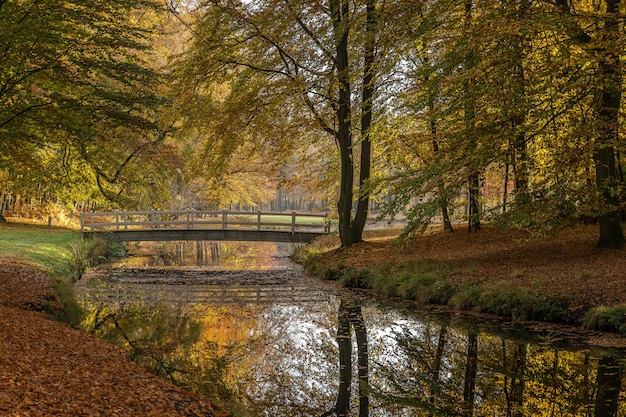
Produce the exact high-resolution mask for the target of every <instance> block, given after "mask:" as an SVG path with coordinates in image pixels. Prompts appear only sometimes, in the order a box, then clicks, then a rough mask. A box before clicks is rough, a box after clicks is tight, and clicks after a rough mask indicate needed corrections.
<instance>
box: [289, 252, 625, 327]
mask: <svg viewBox="0 0 626 417" xmlns="http://www.w3.org/2000/svg"><path fill="white" fill-rule="evenodd" d="M321 253H323V251H321V250H319V248H317V249H315V250H313V251H307V250H306V249H300V253H299V254H298V256H297V257H296V260H297V261H298V262H300V263H301V264H303V265H304V267H305V269H306V270H307V271H308V272H309V273H311V274H313V275H315V276H317V277H319V278H321V279H324V280H336V281H339V282H341V283H342V284H343V285H344V286H346V287H351V288H364V289H369V290H372V291H374V292H377V293H379V294H383V295H386V296H389V297H400V298H404V299H409V300H415V301H419V302H422V303H427V304H441V305H448V306H451V307H454V308H456V309H459V310H471V311H477V312H481V313H490V314H496V315H500V316H504V317H508V318H510V319H512V320H541V321H551V322H567V321H568V318H567V309H568V300H567V299H564V298H558V297H551V296H547V295H542V294H541V293H540V292H539V290H537V289H536V288H533V287H530V288H520V287H517V286H514V285H512V284H510V283H508V282H506V281H494V282H489V281H487V282H486V283H476V284H466V285H463V286H453V285H452V283H451V282H450V280H449V278H448V277H449V276H450V275H451V274H452V273H454V268H453V267H452V266H450V265H449V264H446V263H444V262H437V261H434V260H430V259H420V260H412V261H406V262H403V263H400V264H392V263H387V264H383V265H371V266H369V267H367V268H363V269H357V268H348V267H346V266H345V265H329V264H327V263H325V262H321V261H320V260H319V255H320V254H321ZM624 310H625V311H626V306H624ZM624 326H625V327H624V328H625V329H626V323H625V325H624Z"/></svg>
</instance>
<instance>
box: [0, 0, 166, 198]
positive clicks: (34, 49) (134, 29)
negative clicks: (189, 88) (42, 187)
mask: <svg viewBox="0 0 626 417" xmlns="http://www.w3.org/2000/svg"><path fill="white" fill-rule="evenodd" d="M154 13H158V5H157V4H155V3H152V2H150V1H144V0H115V1H109V2H94V3H93V4H92V3H90V4H85V3H84V2H80V1H56V0H55V1H48V2H40V1H34V0H33V1H17V0H16V1H9V0H7V1H5V2H3V3H2V5H1V9H0V50H1V51H2V56H3V60H2V63H0V137H1V138H2V140H0V169H5V170H8V171H9V172H13V171H19V172H22V173H25V175H26V176H28V178H29V182H31V183H37V182H38V179H41V182H40V184H41V183H44V184H46V181H45V179H46V178H48V177H50V176H51V173H57V172H58V173H59V175H56V176H55V182H57V186H59V185H66V186H67V187H66V188H67V189H73V184H74V183H77V182H82V183H85V182H87V183H91V184H92V187H93V186H97V187H98V188H99V190H100V192H101V193H102V195H104V196H105V197H106V198H108V199H109V200H114V201H117V202H118V203H124V202H129V201H131V200H132V199H133V197H132V195H131V194H132V193H129V189H128V188H129V187H128V184H130V183H132V182H135V181H137V180H138V179H140V181H142V180H141V178H142V176H143V175H144V174H147V173H146V172H141V170H140V169H139V168H138V167H139V166H140V165H142V164H143V166H144V167H145V166H146V162H149V161H151V160H152V158H149V157H148V155H147V153H149V152H158V150H157V149H158V145H159V144H161V143H162V142H163V140H164V139H165V137H166V136H167V131H168V124H167V123H168V122H167V121H163V120H159V115H158V114H157V111H158V109H159V106H163V105H164V104H165V101H164V100H163V98H162V97H164V94H163V93H164V90H163V88H162V87H161V86H162V85H163V83H162V81H163V78H162V75H160V74H158V72H157V71H156V68H155V66H154V64H153V62H154V58H153V57H151V55H150V54H151V53H150V50H151V42H153V38H152V37H153V33H154V32H153V31H152V30H153V25H152V23H151V22H150V20H149V19H147V18H146V16H148V15H150V14H154ZM165 154H167V151H166V152H165ZM142 159H143V160H142ZM167 159H168V158H167V157H166V158H162V159H161V161H164V160H167ZM155 172H156V171H155V170H153V171H152V173H155ZM77 177H82V180H78V179H77ZM143 182H144V184H145V181H143ZM92 187H88V188H90V189H92ZM47 189H48V190H49V191H54V190H53V189H52V188H47ZM90 191H91V190H90Z"/></svg>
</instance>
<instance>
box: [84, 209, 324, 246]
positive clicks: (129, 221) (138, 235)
mask: <svg viewBox="0 0 626 417" xmlns="http://www.w3.org/2000/svg"><path fill="white" fill-rule="evenodd" d="M80 220H81V231H82V233H83V234H84V235H93V234H101V233H106V234H108V235H110V236H112V237H113V238H115V239H117V240H120V241H166V240H216V241H221V240H233V241H263V242H310V241H311V240H312V239H314V238H315V237H317V236H319V235H321V234H324V233H327V232H328V231H329V222H328V219H327V216H326V214H324V213H302V212H300V213H298V212H295V211H292V212H261V211H258V212H245V211H229V210H221V211H195V210H184V211H156V210H155V211H135V212H118V211H116V212H97V213H82V214H81V219H80Z"/></svg>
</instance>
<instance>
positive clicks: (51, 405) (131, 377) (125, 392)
mask: <svg viewBox="0 0 626 417" xmlns="http://www.w3.org/2000/svg"><path fill="white" fill-rule="evenodd" d="M51 294H52V288H51V282H50V279H49V277H47V276H46V275H44V274H42V273H40V272H38V271H36V270H34V269H32V268H29V267H25V266H23V265H19V264H17V263H14V262H10V261H2V262H0V415H2V416H24V417H26V416H32V417H37V416H55V417H63V416H68V417H69V416H120V417H123V416H128V417H136V416H155V417H156V416H159V417H161V416H168V417H169V416H218V415H220V414H219V413H216V412H214V410H213V408H212V406H211V404H209V403H208V401H206V400H203V399H200V398H198V397H197V396H194V395H192V394H190V393H187V392H185V391H183V390H182V389H180V388H178V387H176V386H175V385H173V384H171V383H169V382H167V381H165V380H163V379H161V378H158V377H156V376H154V375H152V374H150V373H149V372H147V371H146V370H145V369H143V368H140V367H139V366H137V365H136V364H135V363H134V362H132V361H130V360H129V359H128V358H127V355H126V353H125V352H123V351H122V350H121V349H119V348H117V347H115V346H113V345H111V344H110V343H107V342H105V341H103V340H100V339H98V338H96V337H93V336H91V335H88V334H86V333H83V332H81V331H79V330H76V329H72V328H70V327H69V326H67V325H65V324H63V323H59V322H55V321H52V320H49V319H47V318H46V317H45V316H44V314H43V313H40V312H38V311H35V310H38V309H40V308H41V307H42V306H43V305H44V304H45V303H51V302H52V303H53V301H51ZM222 415H223V414H222Z"/></svg>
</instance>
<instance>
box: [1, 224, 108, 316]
mask: <svg viewBox="0 0 626 417" xmlns="http://www.w3.org/2000/svg"><path fill="white" fill-rule="evenodd" d="M0 236H1V239H0V261H3V260H4V261H12V262H16V263H21V264H26V265H30V266H32V267H34V268H36V269H38V270H41V271H43V272H45V273H46V274H48V275H50V276H51V277H53V279H54V300H53V301H56V303H51V304H50V305H49V306H46V307H44V309H45V310H46V312H47V313H48V314H49V315H50V316H52V317H53V318H55V319H57V320H60V321H64V322H67V323H69V324H70V325H72V326H75V327H76V326H78V324H79V323H80V320H81V315H82V312H81V309H80V307H79V305H78V303H77V302H76V299H75V297H74V291H73V283H74V280H75V279H77V278H78V277H79V276H80V274H81V273H82V271H83V270H84V268H86V267H87V266H89V265H91V264H93V262H94V259H96V260H97V259H104V258H106V257H107V256H109V255H110V254H111V245H109V244H108V242H105V241H85V240H83V239H82V238H81V236H80V234H79V233H78V232H76V231H74V230H69V229H64V228H55V227H47V226H43V225H35V224H26V223H0ZM52 305H56V306H60V308H58V307H51V306H52Z"/></svg>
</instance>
